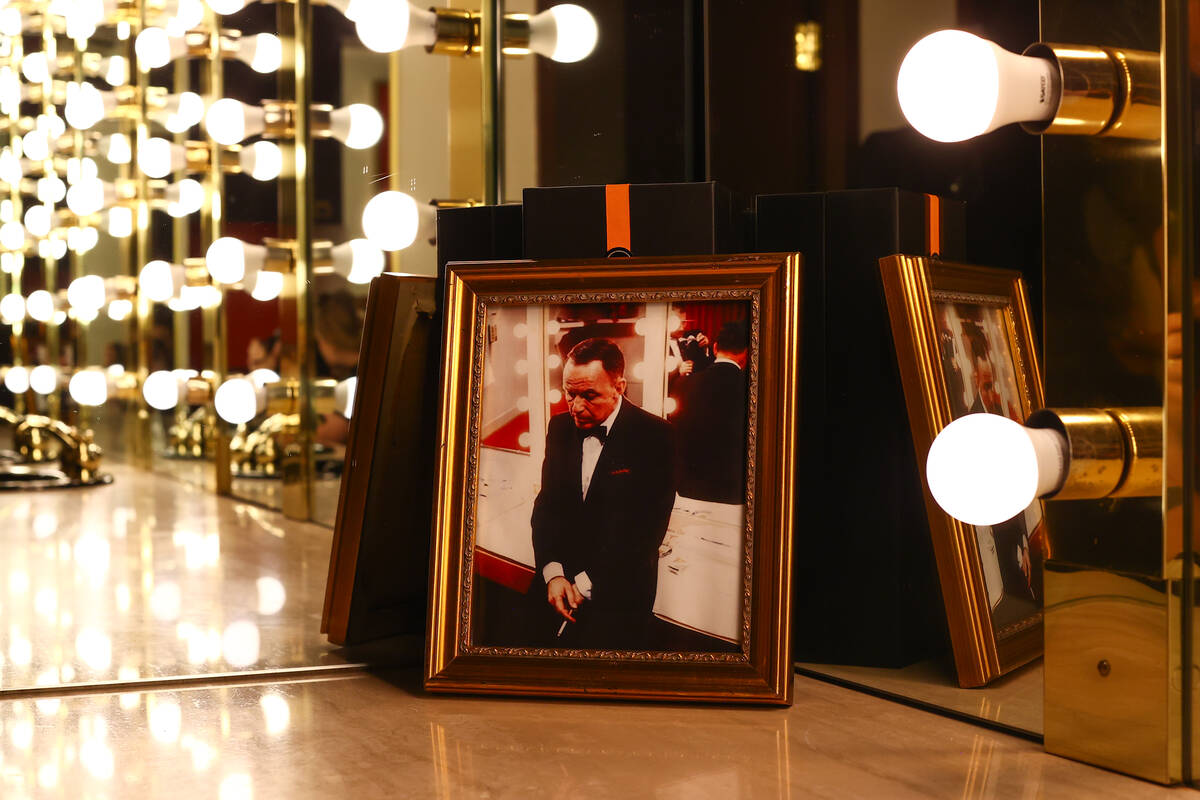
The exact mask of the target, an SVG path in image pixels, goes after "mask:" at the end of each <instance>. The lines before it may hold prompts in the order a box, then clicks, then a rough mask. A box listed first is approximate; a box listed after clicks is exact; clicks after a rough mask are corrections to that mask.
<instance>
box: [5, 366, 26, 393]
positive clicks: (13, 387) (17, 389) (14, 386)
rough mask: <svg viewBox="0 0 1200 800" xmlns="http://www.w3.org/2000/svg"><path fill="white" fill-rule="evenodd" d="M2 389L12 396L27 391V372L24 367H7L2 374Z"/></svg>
mask: <svg viewBox="0 0 1200 800" xmlns="http://www.w3.org/2000/svg"><path fill="white" fill-rule="evenodd" d="M4 388H5V389H8V390H9V391H10V392H12V393H13V394H25V392H28V391H29V370H27V369H26V368H25V367H9V368H8V369H7V370H6V371H5V373H4Z"/></svg>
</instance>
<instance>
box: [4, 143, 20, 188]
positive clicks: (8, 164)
mask: <svg viewBox="0 0 1200 800" xmlns="http://www.w3.org/2000/svg"><path fill="white" fill-rule="evenodd" d="M24 174H25V170H24V169H23V168H22V165H21V158H20V157H19V156H18V155H17V154H16V153H14V152H13V151H12V150H10V149H8V148H7V147H6V148H4V152H0V181H4V182H5V183H7V184H17V183H20V182H21V178H22V177H24Z"/></svg>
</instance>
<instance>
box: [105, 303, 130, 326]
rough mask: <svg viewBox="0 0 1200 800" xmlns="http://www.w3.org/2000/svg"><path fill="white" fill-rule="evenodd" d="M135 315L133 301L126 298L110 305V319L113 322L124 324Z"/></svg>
mask: <svg viewBox="0 0 1200 800" xmlns="http://www.w3.org/2000/svg"><path fill="white" fill-rule="evenodd" d="M132 313H133V301H132V300H127V299H126V298H124V297H121V298H118V299H116V300H113V301H112V302H111V303H109V304H108V318H109V319H111V320H112V321H113V322H123V321H124V320H126V319H128V318H129V315H130V314H132Z"/></svg>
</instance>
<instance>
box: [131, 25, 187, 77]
mask: <svg viewBox="0 0 1200 800" xmlns="http://www.w3.org/2000/svg"><path fill="white" fill-rule="evenodd" d="M186 51H187V45H186V44H185V43H184V42H183V40H181V39H178V38H175V37H172V36H171V35H170V34H168V33H167V32H166V31H165V30H163V29H162V28H144V29H143V30H142V32H141V33H139V34H138V35H137V38H136V39H134V40H133V52H134V53H135V54H136V55H137V60H138V66H139V67H141V68H143V69H157V68H158V67H165V66H166V65H167V64H169V63H171V59H172V58H178V57H179V56H181V55H183V54H184V53H185V52H186Z"/></svg>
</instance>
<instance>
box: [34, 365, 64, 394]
mask: <svg viewBox="0 0 1200 800" xmlns="http://www.w3.org/2000/svg"><path fill="white" fill-rule="evenodd" d="M29 388H30V389H33V390H34V391H35V392H37V393H38V394H50V393H51V392H53V391H54V390H55V389H57V388H58V373H57V372H55V371H54V367H52V366H50V365H49V364H39V365H38V366H36V367H34V368H33V369H31V370H30V371H29Z"/></svg>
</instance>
